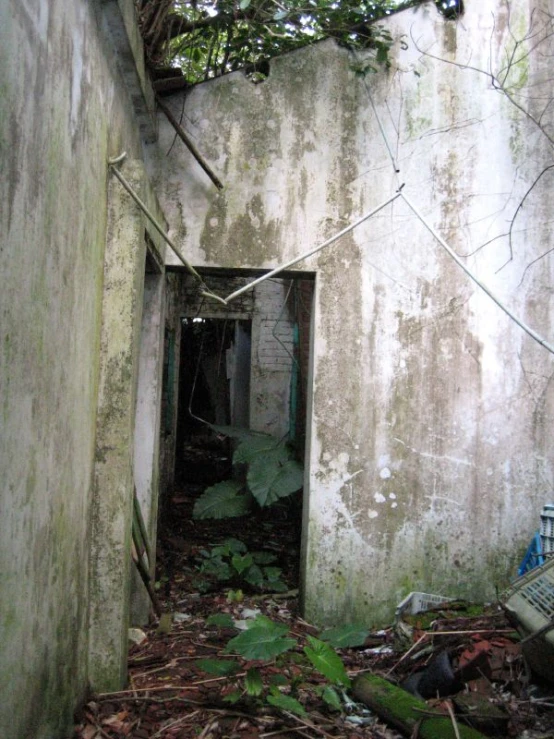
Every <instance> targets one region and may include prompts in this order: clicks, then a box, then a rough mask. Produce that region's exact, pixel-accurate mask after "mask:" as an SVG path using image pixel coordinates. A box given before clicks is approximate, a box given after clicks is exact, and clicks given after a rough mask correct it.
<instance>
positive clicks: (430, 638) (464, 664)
mask: <svg viewBox="0 0 554 739" xmlns="http://www.w3.org/2000/svg"><path fill="white" fill-rule="evenodd" d="M197 494H198V490H197V489H195V488H194V486H188V488H185V489H184V490H181V492H179V493H176V494H175V496H174V499H173V501H172V504H171V507H170V513H169V514H167V515H166V516H165V521H164V522H163V524H162V526H161V527H160V536H159V543H158V552H159V557H158V572H157V586H158V590H157V594H158V598H159V600H160V605H161V609H162V612H163V614H165V615H164V616H162V618H161V619H159V620H158V619H153V620H152V623H151V624H150V625H149V626H148V627H146V628H144V629H143V631H144V633H145V636H146V638H145V640H144V641H143V642H142V643H140V644H134V645H133V646H132V647H131V649H130V653H129V679H128V686H127V688H126V689H125V690H123V691H121V692H118V693H112V694H101V695H93V696H91V699H90V701H89V702H88V703H87V704H86V705H85V706H83V707H82V709H81V710H80V711H79V713H78V715H77V716H76V724H75V731H74V734H73V739H100V738H103V739H123V737H128V738H130V739H189V738H192V737H194V738H195V739H197V738H199V737H200V738H202V739H212V738H214V739H215V738H216V737H229V739H254V738H256V739H257V738H260V739H261V738H262V737H263V738H265V737H291V738H292V737H299V736H301V737H314V738H315V737H344V738H345V739H360V738H362V737H364V738H371V739H396V738H397V737H400V736H406V734H405V733H404V734H400V733H398V732H397V731H396V730H395V729H394V728H393V727H392V726H391V725H390V722H389V725H387V724H386V723H385V722H384V721H383V719H382V718H380V717H379V716H378V715H377V714H376V713H374V712H371V711H369V710H368V709H367V708H366V707H365V706H364V705H363V704H360V703H355V702H353V701H352V699H351V698H350V697H349V696H348V694H347V691H341V690H340V688H338V687H337V689H336V695H338V696H339V698H340V704H339V707H338V708H337V706H333V705H330V704H329V703H328V702H326V701H325V700H324V699H323V693H324V692H325V689H326V686H328V684H329V681H328V680H327V679H326V678H325V677H324V676H323V675H322V674H321V673H320V672H318V671H317V670H315V669H314V668H313V665H311V664H310V663H309V661H308V660H307V659H306V656H305V652H304V651H303V648H304V646H306V644H307V641H308V638H309V637H314V636H315V637H318V636H319V635H320V633H321V632H320V630H319V629H317V628H316V627H315V626H313V625H311V624H308V623H306V622H305V621H304V620H303V619H302V618H301V617H300V615H299V611H298V600H297V587H298V565H299V542H300V532H299V520H298V519H299V516H298V509H297V507H295V506H294V504H293V505H289V504H286V505H282V506H279V507H277V508H276V509H274V508H269V509H265V510H264V511H260V512H259V513H257V514H256V515H251V516H248V517H243V518H240V519H228V520H224V521H211V522H204V521H193V520H192V517H191V513H192V506H193V504H194V500H195V497H196V496H197ZM229 537H233V538H234V539H240V540H241V541H242V542H243V543H244V544H245V545H246V547H247V550H248V552H255V551H264V552H268V553H270V554H272V555H274V557H275V558H276V559H275V561H274V562H273V563H272V566H274V567H279V568H281V570H282V574H281V577H280V580H281V581H282V583H283V584H282V585H281V587H280V588H279V590H280V591H283V592H277V593H263V592H261V590H260V588H257V587H255V586H251V585H248V583H245V582H244V581H243V580H241V578H240V576H238V575H237V573H236V572H235V577H232V578H230V579H229V580H224V581H221V580H218V579H217V577H216V576H214V574H213V571H210V569H209V568H206V566H205V563H206V561H207V559H209V557H208V555H209V554H210V553H212V552H213V548H214V547H215V546H217V545H219V544H221V543H222V542H224V541H225V540H227V539H228V538H229ZM202 564H204V571H203V572H202V571H200V568H201V567H202ZM258 613H261V614H264V615H265V616H267V617H269V618H270V619H271V620H272V621H273V622H275V623H277V624H283V625H285V626H286V627H287V628H288V636H289V637H291V638H292V639H295V640H296V645H295V646H294V648H293V649H291V650H290V651H289V652H287V653H286V654H284V655H279V656H277V657H276V658H274V659H271V660H268V661H261V660H247V659H244V658H243V657H241V656H240V655H237V654H232V653H231V654H229V653H228V652H226V647H227V643H228V642H229V640H230V639H231V638H233V637H235V636H236V635H237V634H238V633H240V628H241V627H242V628H244V625H245V624H244V622H245V620H248V619H249V618H252V617H255V616H256V614H258ZM216 614H219V620H218V619H215V622H214V621H208V619H210V617H213V616H215V615H216ZM222 614H227V618H223V619H222V618H221V615H222ZM229 617H230V618H231V619H233V621H232V622H231V620H230V618H229ZM337 653H338V654H339V655H340V657H341V659H342V661H343V663H344V665H345V667H346V670H347V673H348V676H349V677H350V679H354V678H355V677H356V676H357V675H360V674H373V675H381V676H383V677H387V678H388V679H389V680H392V681H393V682H396V683H400V682H402V681H404V680H406V679H407V678H409V676H410V675H412V674H414V673H416V672H417V671H421V670H425V669H426V667H428V666H429V664H431V663H432V660H433V659H435V660H436V659H437V655H438V656H439V659H443V660H444V659H445V655H446V654H447V655H448V659H449V660H450V662H451V664H452V666H453V668H454V670H455V672H456V677H457V679H458V684H457V685H456V686H455V687H453V688H451V693H450V694H449V696H450V697H447V698H444V697H443V698H434V699H433V698H431V699H429V700H428V701H427V703H428V705H429V710H430V711H431V712H441V713H444V714H445V715H447V716H448V715H451V714H452V713H453V711H455V712H456V714H457V715H460V711H461V712H462V713H463V702H464V698H463V696H470V699H475V697H476V696H477V697H478V698H479V699H480V700H482V701H484V703H485V704H486V705H492V706H495V707H497V708H498V711H499V712H500V713H499V714H498V713H497V714H495V717H493V718H492V719H491V718H490V717H489V719H488V721H489V723H488V724H487V723H483V722H481V724H480V725H477V726H475V724H474V726H475V728H478V729H479V730H481V731H483V733H484V734H485V735H493V734H496V736H500V737H521V738H522V739H523V738H524V739H539V738H546V737H553V738H554V712H553V709H554V697H552V693H554V688H552V686H548V685H546V686H544V685H543V686H537V685H535V684H534V681H531V683H529V679H528V675H527V672H526V669H525V666H524V663H523V659H522V657H521V654H520V647H519V644H518V638H517V635H516V634H515V633H514V631H513V629H512V627H511V626H510V625H509V624H508V623H507V622H506V619H505V617H504V614H503V612H502V610H501V609H500V608H499V607H498V606H497V605H491V606H490V607H489V608H487V609H485V610H484V611H483V610H482V609H473V610H472V609H471V608H468V606H467V604H464V603H459V604H451V605H449V606H448V607H446V606H445V607H440V608H438V609H436V610H435V611H433V612H428V613H426V614H425V615H424V616H423V615H418V616H412V617H406V618H405V619H404V620H403V621H402V622H401V623H400V624H395V625H391V626H390V627H389V628H386V629H382V630H374V631H371V630H370V631H369V633H367V635H366V636H365V638H364V639H363V643H362V644H359V645H358V646H356V647H348V648H339V649H337ZM229 658H232V659H234V660H237V661H238V662H239V664H240V669H239V671H238V672H236V673H234V674H232V675H231V676H225V675H217V674H214V672H213V668H212V669H211V671H207V670H206V669H205V668H206V665H207V664H209V663H206V662H203V660H207V659H208V660H222V659H229ZM253 673H256V674H258V675H259V676H260V677H261V685H260V686H259V687H258V689H256V688H255V687H254V688H253V687H252V675H253ZM272 686H273V687H272ZM276 686H278V687H276ZM452 691H454V692H452ZM277 692H279V694H280V695H284V696H290V697H293V698H295V699H296V700H297V701H298V703H299V704H300V706H301V707H302V708H303V709H304V711H305V713H304V712H303V713H301V714H299V713H298V712H296V713H295V712H293V711H291V710H287V709H286V708H283V707H278V706H276V705H273V704H272V703H271V699H270V698H268V696H271V695H275V694H276V693H277ZM447 692H448V691H447ZM256 693H258V694H256ZM472 696H473V698H472ZM480 710H481V709H480ZM479 715H480V713H478V715H477V718H479ZM477 718H476V719H475V721H476V722H477V724H479V722H478V721H477ZM483 727H484V728H483ZM456 729H457V726H456V720H454V721H453V725H452V733H451V736H452V737H456V735H457V734H456ZM485 729H486V731H485ZM408 736H409V734H408ZM417 736H418V733H417V727H416V728H415V729H413V731H412V737H413V738H414V739H415V738H416V737H417Z"/></svg>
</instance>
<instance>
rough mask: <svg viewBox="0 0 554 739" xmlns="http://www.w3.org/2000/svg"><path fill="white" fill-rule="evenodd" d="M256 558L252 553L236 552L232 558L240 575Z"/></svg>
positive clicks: (232, 562)
mask: <svg viewBox="0 0 554 739" xmlns="http://www.w3.org/2000/svg"><path fill="white" fill-rule="evenodd" d="M253 562H254V560H253V559H252V555H251V554H244V555H243V554H234V555H233V558H232V560H231V564H232V565H233V567H234V568H235V570H236V571H237V572H238V574H239V575H241V574H242V573H243V572H244V571H245V570H247V569H248V568H249V567H250V566H251V565H252V563H253Z"/></svg>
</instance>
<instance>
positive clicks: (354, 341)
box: [151, 0, 554, 622]
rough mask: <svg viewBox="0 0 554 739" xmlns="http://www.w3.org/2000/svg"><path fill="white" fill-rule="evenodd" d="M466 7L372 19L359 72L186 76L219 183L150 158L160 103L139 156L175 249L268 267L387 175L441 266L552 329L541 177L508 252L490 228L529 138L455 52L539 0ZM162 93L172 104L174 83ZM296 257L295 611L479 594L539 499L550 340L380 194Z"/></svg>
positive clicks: (530, 65)
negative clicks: (301, 415) (299, 481)
mask: <svg viewBox="0 0 554 739" xmlns="http://www.w3.org/2000/svg"><path fill="white" fill-rule="evenodd" d="M466 5H467V11H466V13H465V15H464V17H463V19H462V20H461V21H460V22H459V23H455V22H450V21H445V20H444V19H443V18H442V16H440V15H439V14H438V12H437V11H436V9H435V7H434V5H433V4H432V3H430V4H428V5H426V6H425V7H423V8H418V9H416V10H413V11H411V10H410V11H405V12H404V13H402V14H399V15H397V16H394V17H393V18H392V19H389V20H388V21H387V23H388V25H389V27H390V29H391V31H392V33H393V35H394V37H395V38H396V44H395V47H394V50H393V52H392V67H391V69H390V70H389V71H388V72H384V71H383V72H380V73H379V74H376V75H369V76H367V77H366V78H365V79H364V78H363V77H360V76H358V75H357V74H356V66H359V65H358V63H357V61H356V60H355V59H353V58H352V57H350V56H349V53H348V52H347V51H346V50H345V49H342V48H338V47H337V46H335V45H334V44H333V43H332V42H327V43H325V44H322V45H316V46H313V47H311V48H309V49H307V50H304V51H301V52H298V53H294V54H290V55H288V56H286V57H283V58H281V59H279V60H277V61H275V62H273V63H272V65H271V72H270V76H269V79H268V80H267V81H265V82H264V83H262V84H258V85H252V84H251V83H250V82H249V81H248V80H247V79H245V77H244V76H243V75H242V74H240V73H235V74H232V75H230V76H228V77H226V78H223V79H219V80H215V81H212V82H209V83H206V84H204V85H200V86H198V87H196V88H195V89H193V90H192V91H189V92H188V93H187V96H186V101H185V116H184V120H186V121H187V127H188V130H189V133H190V134H191V135H192V136H193V137H194V138H195V139H196V140H197V143H198V145H199V147H200V148H201V150H202V152H203V154H204V155H205V157H206V158H207V160H208V161H209V162H210V164H211V165H212V167H213V168H214V170H215V171H216V172H217V174H218V175H219V176H220V177H221V179H222V180H223V182H224V184H225V189H224V190H223V191H222V192H217V191H216V190H215V189H214V188H213V186H212V184H211V183H210V181H209V180H208V179H207V178H206V176H205V175H204V173H203V172H202V170H201V169H200V168H199V166H198V165H197V164H196V163H195V162H194V161H193V160H192V158H191V156H190V154H189V152H188V151H187V150H186V149H184V147H179V146H174V147H173V149H172V152H171V155H170V156H169V157H167V156H166V152H167V151H168V148H169V145H170V142H171V141H172V140H173V137H174V132H173V131H172V130H171V129H170V128H169V126H168V125H167V124H166V123H165V121H163V120H162V119H160V126H161V130H160V148H159V160H158V163H157V165H156V163H155V158H156V157H155V155H152V156H151V161H152V162H153V166H154V168H156V167H157V174H156V181H157V185H158V195H159V197H160V199H161V201H162V204H163V207H164V210H165V212H166V215H167V217H168V220H169V222H170V226H171V233H172V234H173V236H174V237H175V238H176V240H177V241H178V243H179V244H180V246H181V248H182V249H183V250H184V251H185V252H186V253H187V255H188V257H189V259H191V261H192V262H193V263H194V264H195V265H199V266H201V265H208V266H219V267H227V268H234V269H236V268H241V267H244V268H257V269H259V268H271V267H274V266H276V265H278V264H279V263H283V262H285V261H286V260H289V259H291V258H292V257H294V256H296V255H298V254H300V253H302V252H303V251H305V250H307V249H309V248H311V247H314V246H315V245H317V244H318V243H320V242H321V241H323V240H324V239H326V238H328V237H329V236H331V235H333V234H334V233H336V232H337V231H339V230H340V229H342V228H343V227H345V226H347V225H348V224H349V223H351V222H352V221H354V220H355V219H357V218H359V217H360V216H361V215H363V214H364V213H365V212H367V211H369V210H370V209H372V208H373V207H375V206H376V205H377V204H378V203H380V202H382V201H383V200H384V199H386V198H388V197H391V196H392V195H393V194H394V193H395V191H396V189H397V188H398V186H399V185H400V184H402V183H405V188H404V192H405V193H406V194H407V195H408V197H409V198H411V199H412V200H413V201H414V203H415V204H416V205H417V206H418V208H420V209H421V212H422V214H423V215H424V217H425V218H426V219H428V221H429V223H430V224H431V225H432V226H433V227H435V228H436V229H438V231H439V232H440V233H441V234H442V236H443V237H444V238H445V239H447V240H448V242H449V243H450V244H451V246H452V248H453V249H454V250H455V251H456V252H457V253H458V254H459V255H460V257H461V258H462V259H463V261H464V264H466V265H467V266H468V267H469V268H471V269H473V270H474V271H475V272H476V273H477V274H478V275H479V277H480V278H481V279H482V280H483V281H485V282H486V283H487V285H489V287H490V288H491V289H492V290H494V291H495V292H496V293H497V294H498V295H499V297H500V298H501V299H502V300H504V301H505V302H506V303H508V304H509V305H510V306H511V307H512V308H513V309H514V310H515V311H516V312H517V313H519V314H520V315H521V316H522V317H523V319H524V320H526V321H528V322H529V323H530V324H532V325H533V326H534V327H535V328H536V329H537V330H538V331H539V332H540V333H542V334H543V335H545V336H546V337H552V335H553V334H554V330H553V329H554V327H553V326H552V318H551V316H552V315H553V312H552V307H553V306H552V291H551V285H552V258H551V256H547V257H545V258H543V259H540V260H539V261H535V262H533V260H536V259H537V258H539V257H540V256H541V255H542V254H544V253H545V252H547V251H548V250H549V249H550V248H551V247H552V231H551V228H552V227H551V223H550V216H549V213H550V198H549V188H550V185H551V181H552V174H551V172H547V173H546V174H545V175H544V177H543V178H542V180H541V181H540V182H539V184H538V185H537V187H536V188H535V189H534V190H533V192H532V195H531V196H529V197H528V198H527V200H526V202H525V207H524V208H523V209H521V210H520V211H519V212H518V214H517V220H516V222H515V226H514V229H513V232H512V240H511V248H510V240H509V237H508V231H509V225H510V219H512V218H513V216H514V213H515V212H516V209H517V207H518V204H519V203H520V202H521V200H522V198H523V197H524V195H525V193H526V192H527V190H528V189H529V188H530V186H531V185H532V183H533V181H534V180H535V178H536V177H537V176H538V175H539V174H540V172H541V171H542V169H543V168H544V167H545V166H546V165H547V164H548V163H549V161H550V159H549V155H550V145H549V142H548V141H547V139H546V138H545V136H544V134H543V133H542V132H541V131H539V130H538V129H537V127H536V126H535V125H534V124H533V122H532V121H531V120H530V119H529V118H528V117H527V116H526V115H524V114H523V113H522V112H521V111H520V110H519V109H518V108H517V106H516V105H514V104H513V103H512V102H510V100H509V99H508V98H507V97H506V96H504V95H503V94H501V93H499V92H497V91H495V90H494V89H493V88H492V86H491V82H490V78H489V77H487V75H486V74H484V73H480V72H479V71H475V69H469V68H468V69H465V68H463V67H461V66H457V65H456V62H457V63H458V64H461V65H465V64H468V60H470V61H469V63H470V64H471V66H472V67H474V68H476V69H481V70H484V71H485V72H486V71H487V70H488V69H489V68H490V67H491V66H492V68H493V69H494V70H500V69H501V68H502V65H503V64H504V63H505V59H506V54H508V55H509V53H510V50H511V48H512V46H511V45H513V39H514V36H515V38H517V39H523V38H524V37H525V35H526V33H527V30H528V26H529V23H530V20H531V9H532V8H533V7H535V6H537V5H539V6H541V7H542V9H543V10H545V11H546V10H548V4H547V3H546V2H543V3H542V4H541V3H540V2H539V3H537V2H535V1H533V2H531V1H529V2H525V1H522V2H520V3H518V4H517V6H516V5H515V4H512V15H511V19H510V24H509V23H508V15H507V12H508V11H507V5H506V4H505V3H503V2H496V1H495V0H487V1H486V2H481V3H466ZM539 16H540V17H541V18H544V17H545V16H541V15H540V13H539V14H537V13H536V14H535V16H534V17H535V18H538V17H539ZM414 39H415V40H416V41H414ZM416 42H417V45H418V47H419V49H418V48H416ZM530 43H531V42H524V43H523V44H522V45H521V47H520V48H521V49H523V50H525V49H528V48H529V46H530ZM546 43H547V44H549V43H550V42H546ZM424 51H425V52H428V53H431V54H433V55H434V57H437V58H433V57H431V56H429V54H428V53H427V54H424V53H423V52H424ZM542 52H544V53H539V52H538V51H535V52H532V53H531V56H530V57H529V58H527V57H524V58H522V59H521V60H520V61H519V63H518V65H517V68H515V69H513V70H511V73H510V76H509V79H508V81H507V84H508V85H509V86H510V91H511V94H512V95H513V96H515V97H514V100H515V101H516V102H518V103H519V104H520V105H523V106H525V105H527V104H529V105H531V106H532V109H533V111H534V112H537V111H538V114H540V112H541V108H540V107H539V106H540V100H541V97H542V99H543V105H544V100H546V101H548V100H550V96H551V90H550V88H549V87H548V78H549V77H548V75H549V71H548V58H549V54H550V53H551V52H552V49H551V48H546V47H543V49H542ZM518 58H519V57H518ZM358 61H359V60H358ZM448 61H453V62H455V63H454V64H449V63H447V62H448ZM528 91H529V93H530V99H529V95H527V92H528ZM370 96H371V99H372V100H373V102H374V104H375V108H376V110H377V113H378V116H379V119H380V122H381V125H382V127H383V129H384V131H385V133H386V136H387V140H388V144H389V147H390V151H391V153H392V154H393V156H394V157H395V160H396V167H397V168H398V169H399V170H400V172H399V174H398V176H396V173H395V172H394V168H393V166H392V163H391V159H390V157H389V152H388V150H387V147H386V146H385V143H384V141H383V137H382V134H381V131H380V128H379V125H378V120H377V118H376V115H375V113H374V111H373V108H372V104H371V99H370ZM170 104H171V105H172V106H173V107H174V109H175V111H179V112H180V111H181V108H182V105H183V99H182V97H181V96H175V97H174V98H172V99H171V101H170ZM553 112H554V111H553V109H552V106H550V108H547V110H546V112H545V113H544V117H543V123H544V124H545V125H546V126H548V127H550V125H551V116H552V114H553ZM548 130H550V128H549V129H548ZM169 261H170V262H171V259H169ZM300 266H301V267H302V268H303V269H308V270H313V271H314V272H316V291H315V301H314V316H313V320H314V328H315V333H314V344H313V346H314V349H313V384H312V395H311V416H310V419H309V426H308V434H307V435H308V445H307V446H308V456H307V463H308V464H307V470H308V476H307V480H306V483H307V484H306V493H305V494H306V505H305V508H304V510H305V528H304V555H303V556H304V575H303V578H304V581H303V594H304V606H305V612H306V615H307V617H308V618H309V619H310V620H314V621H317V622H335V621H340V620H348V619H352V618H365V619H367V620H369V621H375V622H378V621H381V620H383V619H390V617H391V615H392V612H393V607H394V605H395V604H396V603H397V602H398V601H399V600H400V599H401V598H402V597H403V596H404V595H406V593H408V592H409V591H411V590H423V591H428V592H436V593H444V594H445V595H457V596H469V597H472V598H477V599H481V598H491V597H494V595H495V589H496V587H502V586H503V585H505V584H506V583H507V581H508V579H509V577H511V576H512V575H513V574H514V566H515V565H516V562H517V561H518V558H519V557H520V555H521V554H522V551H523V549H524V547H525V545H526V543H527V542H528V540H529V538H530V537H531V534H532V532H533V531H534V529H535V528H536V526H537V522H538V516H539V512H540V508H541V506H542V505H543V503H545V502H547V501H548V500H549V499H550V498H551V495H552V472H553V470H552V461H553V460H552V451H551V449H550V445H549V438H550V433H549V432H550V428H551V424H552V420H553V418H552V413H553V408H552V401H553V395H552V384H551V382H550V380H551V377H552V369H553V366H552V361H553V360H552V357H551V355H550V354H549V353H548V352H547V351H546V350H545V349H544V348H542V347H541V346H539V345H538V344H537V343H535V342H534V341H533V340H532V339H530V338H529V337H528V336H527V335H525V334H524V333H523V332H522V331H521V330H520V329H519V328H518V327H517V326H516V325H515V324H514V323H513V322H512V321H511V320H510V319H509V318H508V317H507V316H506V315H505V314H504V313H502V312H501V311H500V310H499V309H498V308H497V307H496V306H495V305H494V304H493V303H492V302H491V300H490V299H489V298H488V297H487V296H486V295H484V294H483V293H482V292H481V291H480V290H479V289H478V288H477V287H476V286H475V284H473V283H472V282H471V281H470V280H469V279H468V278H467V277H466V275H465V274H464V273H463V272H462V271H461V270H460V268H459V267H458V266H457V265H456V264H455V263H454V262H453V261H452V260H451V258H450V257H449V256H448V255H447V254H446V253H445V252H444V250H443V249H442V247H440V246H439V245H438V244H437V242H436V241H435V240H434V239H433V237H432V236H431V235H430V233H429V231H428V230H427V228H426V227H425V225H424V224H423V223H422V222H421V221H420V220H419V219H418V218H417V217H416V216H415V215H414V213H413V212H412V211H411V210H410V208H409V207H408V206H407V204H406V203H405V202H403V201H402V200H400V199H398V200H396V201H395V202H394V204H392V205H390V206H388V207H387V208H386V209H385V210H383V211H381V212H380V213H379V214H378V215H377V216H375V217H373V218H372V219H371V220H369V221H367V222H366V223H365V224H364V225H362V226H359V227H358V228H356V229H355V230H354V231H353V232H351V233H350V234H348V235H346V236H344V237H343V238H342V239H341V240H340V241H339V242H337V243H336V244H335V245H334V246H332V247H330V248H329V249H327V250H325V251H322V252H320V253H319V254H318V255H317V256H315V257H313V258H310V259H309V260H307V261H306V262H304V263H303V264H302V265H300Z"/></svg>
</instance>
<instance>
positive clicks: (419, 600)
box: [394, 592, 454, 621]
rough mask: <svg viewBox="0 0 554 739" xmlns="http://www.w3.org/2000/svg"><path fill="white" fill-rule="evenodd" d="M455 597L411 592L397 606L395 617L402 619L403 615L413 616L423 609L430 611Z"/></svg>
mask: <svg viewBox="0 0 554 739" xmlns="http://www.w3.org/2000/svg"><path fill="white" fill-rule="evenodd" d="M451 600H454V599H453V598H445V597H444V595H432V594H431V593H419V592H417V593H410V594H409V595H407V596H406V597H405V598H404V600H403V601H402V602H401V603H399V604H398V605H397V606H396V611H395V614H394V615H395V618H396V620H397V621H398V620H400V619H401V618H402V616H413V615H414V614H416V613H421V612H422V611H428V610H429V609H430V608H435V606H439V605H440V604H441V603H448V602H449V601H451Z"/></svg>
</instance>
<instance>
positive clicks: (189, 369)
mask: <svg viewBox="0 0 554 739" xmlns="http://www.w3.org/2000/svg"><path fill="white" fill-rule="evenodd" d="M251 337H252V321H250V320H238V319H234V320H233V319H227V318H200V317H196V318H183V319H182V320H181V356H180V366H179V410H178V415H177V449H178V454H177V456H176V458H175V483H176V485H178V486H182V485H188V486H189V487H191V486H198V488H203V487H205V486H206V485H213V484H214V483H217V482H220V481H221V480H224V479H226V478H227V477H229V475H230V474H231V454H230V452H231V445H230V442H229V437H225V435H223V434H222V433H221V432H217V431H216V430H215V429H214V428H213V426H218V427H224V426H232V427H237V428H246V429H247V428H248V427H249V421H250V365H251Z"/></svg>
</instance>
